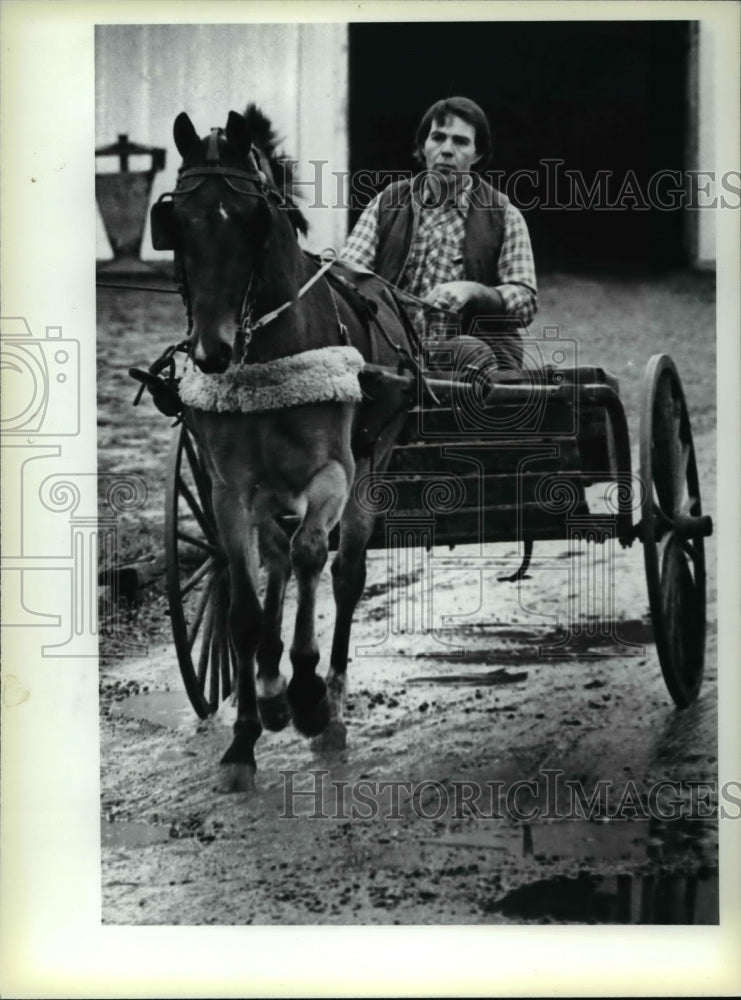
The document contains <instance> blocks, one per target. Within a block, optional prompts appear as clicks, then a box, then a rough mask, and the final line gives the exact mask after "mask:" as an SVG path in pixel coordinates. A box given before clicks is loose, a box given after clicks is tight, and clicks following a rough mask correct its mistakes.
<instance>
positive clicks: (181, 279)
mask: <svg viewBox="0 0 741 1000" xmlns="http://www.w3.org/2000/svg"><path fill="white" fill-rule="evenodd" d="M219 134H220V130H219V129H213V130H212V131H211V134H210V136H209V140H208V149H207V153H206V163H205V165H204V166H197V167H186V168H181V170H180V172H179V174H178V182H177V185H176V187H175V190H174V191H167V192H165V193H164V194H162V195H160V197H159V199H158V200H157V203H156V205H155V206H154V207H153V217H154V214H155V211H156V208H157V206H159V205H160V204H162V205H163V206H167V208H168V209H169V210H170V212H172V211H173V208H174V202H175V199H176V198H182V197H186V196H188V195H190V194H193V193H194V192H195V191H197V190H198V188H200V186H201V185H202V184H203V183H204V181H205V180H206V179H207V178H210V177H219V178H221V179H222V180H223V181H224V182H225V183H226V184H227V185H228V187H230V188H231V190H232V191H234V192H235V194H238V195H239V196H240V197H243V198H257V199H259V200H261V201H262V202H263V203H264V204H265V205H266V207H267V208H268V210H269V211H271V204H272V205H276V206H278V207H280V208H282V207H285V205H286V202H288V203H289V205H291V206H292V207H295V206H293V203H292V202H290V199H288V198H287V196H286V195H284V194H281V193H280V192H279V191H277V190H276V189H275V188H274V187H272V186H271V185H270V184H269V182H268V179H267V177H266V175H265V173H264V172H263V171H262V170H261V169H260V166H259V156H258V154H257V152H256V151H255V150H254V149H250V152H249V159H250V162H251V169H244V168H242V167H238V166H228V167H227V166H222V165H221V163H220V162H219V159H220V157H219V150H218V145H217V142H218V136H219ZM189 181H193V182H194V183H191V184H188V182H189ZM236 181H243V182H244V181H246V182H247V184H248V185H249V187H248V188H247V189H245V187H244V186H242V185H240V184H237V183H235V182H236ZM183 182H185V184H186V186H183ZM170 206H173V208H170ZM271 215H272V211H271ZM173 243H174V244H175V243H176V241H173ZM172 249H173V250H174V252H175V259H176V271H177V282H178V290H179V291H180V294H181V296H182V298H183V300H184V302H185V304H186V309H187V312H188V338H190V335H191V332H192V327H193V318H192V314H191V302H190V294H189V291H188V284H187V277H186V275H185V269H184V267H183V266H182V261H179V260H178V258H179V256H180V250H179V248H178V246H177V245H173V247H172ZM335 259H336V255H335V254H334V251H324V252H323V254H322V255H321V260H322V265H321V267H320V268H319V269H318V270H317V271H316V273H315V274H313V275H312V276H311V278H309V279H308V281H306V282H305V284H304V285H302V286H301V288H300V289H299V290H298V292H297V294H296V297H295V299H289V300H288V301H287V302H284V303H283V304H282V305H281V306H278V308H277V309H274V310H272V311H271V312H269V313H266V314H265V315H263V316H261V317H259V318H258V319H254V318H253V311H254V309H253V293H254V291H255V288H254V285H255V281H254V279H255V271H256V270H257V269H253V271H252V274H251V275H250V279H249V281H248V283H247V288H246V289H245V293H244V296H243V299H242V305H241V308H240V310H239V314H238V316H237V330H236V337H235V344H238V345H239V354H241V358H242V361H244V360H245V357H246V352H247V348H248V347H249V344H250V341H251V340H252V336H253V334H254V333H256V332H257V330H259V329H261V328H262V327H264V326H267V324H268V323H270V322H272V321H273V320H274V319H276V318H277V317H278V316H279V315H280V314H281V313H283V312H284V311H285V310H286V309H289V308H290V307H291V306H293V305H295V304H296V303H297V302H298V301H299V299H301V298H302V297H303V296H304V295H305V294H306V292H308V290H309V289H310V288H311V287H312V285H314V284H315V283H316V282H317V281H318V280H319V279H320V278H321V277H323V275H324V274H325V273H326V271H328V270H329V268H330V267H331V266H332V265H333V264H334V262H335ZM329 291H330V295H331V296H332V302H333V305H334V309H335V314H336V317H337V323H338V326H339V329H340V336H341V339H342V340H343V342H347V329H346V327H345V326H344V324H343V323H342V322H341V321H340V317H339V312H338V309H337V303H336V302H335V299H334V294H333V293H332V290H331V288H330V289H329Z"/></svg>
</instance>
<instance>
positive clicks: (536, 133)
mask: <svg viewBox="0 0 741 1000" xmlns="http://www.w3.org/2000/svg"><path fill="white" fill-rule="evenodd" d="M689 37H690V23H689V22H678V21H663V22H662V21H656V22H650V21H648V22H647V21H627V22H626V21H609V22H587V21H584V22H537V23H526V22H509V23H502V22H491V21H487V22H472V21H469V22H455V23H449V22H445V23H442V22H438V23H398V24H396V23H384V24H353V25H351V26H350V103H349V124H350V149H351V160H350V167H351V170H352V172H353V173H356V172H357V171H360V170H369V171H410V170H413V169H414V163H413V161H412V156H411V153H412V142H413V137H414V133H415V129H416V127H417V124H418V122H419V119H420V117H421V115H422V113H423V112H424V110H425V109H426V108H427V107H428V106H429V105H430V104H432V103H433V102H434V101H435V100H437V99H438V98H440V97H446V96H451V95H453V94H463V95H466V96H468V97H471V98H473V99H474V100H475V101H477V102H478V103H479V104H480V105H481V106H482V107H483V109H484V110H485V111H486V113H487V115H488V116H489V119H490V122H491V125H492V132H493V140H494V160H493V163H492V165H491V166H492V169H493V170H494V171H495V173H494V174H493V175H492V177H493V179H494V180H495V181H496V182H497V186H499V187H500V188H503V189H505V190H506V191H507V193H508V194H509V195H510V197H512V200H513V201H514V202H515V204H517V205H518V207H520V208H521V209H522V210H523V214H524V215H525V218H526V220H527V223H528V226H529V228H530V232H531V236H532V240H533V246H534V249H535V253H536V260H537V262H538V264H539V266H540V267H542V266H551V267H566V266H579V267H583V266H585V265H586V266H596V267H600V266H603V267H618V268H629V269H631V270H633V269H636V270H654V269H658V268H665V267H673V266H677V265H680V264H683V263H685V262H686V254H685V249H684V244H683V218H682V216H683V212H682V210H681V209H680V208H679V207H674V208H673V209H672V208H669V209H667V208H666V207H665V208H663V209H662V208H655V207H651V196H652V195H653V197H654V199H655V197H656V195H657V194H658V196H659V197H660V198H661V199H662V201H663V203H664V206H667V205H672V204H676V203H678V202H679V195H678V188H679V183H678V182H679V181H681V178H680V177H679V174H677V175H676V180H674V179H673V177H672V175H665V176H664V177H663V178H662V180H661V182H660V183H659V186H658V187H654V188H652V186H651V184H650V183H649V181H650V178H652V177H655V175H657V173H658V172H659V171H676V172H681V171H683V170H684V168H685V166H686V162H685V156H686V139H687V113H688V112H687V75H688V69H687V67H688V53H689ZM560 161H562V162H560ZM518 171H519V172H523V171H531V172H532V171H534V172H535V174H532V173H531V174H530V175H524V174H523V175H519V176H521V177H522V180H521V181H520V182H518V183H517V185H516V186H515V187H514V188H513V187H512V182H513V179H514V178H515V177H516V176H518V173H517V172H518ZM600 171H606V172H607V174H606V175H602V176H603V178H604V179H603V181H599V183H598V187H597V188H595V189H594V193H593V194H592V195H591V196H590V195H589V188H590V187H592V185H593V184H594V182H595V180H596V179H597V178H598V174H599V172H600ZM569 172H571V176H569ZM574 175H577V177H578V178H579V179H580V183H581V186H582V196H581V198H579V197H578V195H577V201H576V209H575V210H571V211H567V210H566V209H565V206H566V205H569V204H571V205H574V184H575V183H576V181H575V180H574V179H573V176H574ZM384 183H387V181H385V182H384V181H383V180H382V179H379V183H378V188H379V189H380V188H381V187H383V186H384ZM600 185H602V186H601V187H600ZM672 191H674V194H672ZM590 197H591V202H590ZM536 202H537V204H536ZM530 203H532V204H530ZM357 216H358V206H355V207H354V211H353V212H352V213H351V222H353V223H354V222H355V220H356V219H357Z"/></svg>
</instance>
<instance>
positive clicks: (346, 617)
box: [312, 473, 375, 751]
mask: <svg viewBox="0 0 741 1000" xmlns="http://www.w3.org/2000/svg"><path fill="white" fill-rule="evenodd" d="M359 474H360V473H359ZM374 521H375V514H374V513H373V512H372V511H369V510H366V509H364V508H363V507H362V506H360V505H359V504H358V502H357V500H356V499H355V497H354V496H353V497H351V498H350V500H349V501H348V503H347V506H346V507H345V511H344V513H343V515H342V520H341V522H340V543H339V546H338V549H337V555H336V556H335V559H334V562H333V563H332V587H333V590H334V599H335V606H336V616H335V626H334V635H333V637H332V653H331V657H330V661H329V670H328V671H327V680H326V683H327V691H328V695H329V714H330V719H329V724H328V725H327V727H326V729H325V730H324V732H323V733H322V734H321V735H320V736H317V738H316V739H315V740H314V741H313V743H312V748H313V749H314V750H319V751H332V750H342V749H343V748H344V747H345V744H346V742H347V726H346V724H345V719H344V710H345V699H346V695H347V661H348V654H349V648H350V631H351V629H352V620H353V615H354V613H355V608H356V607H357V604H358V601H359V600H360V598H361V596H362V594H363V588H364V587H365V574H366V548H367V545H368V539H369V538H370V535H371V532H372V531H373V523H374Z"/></svg>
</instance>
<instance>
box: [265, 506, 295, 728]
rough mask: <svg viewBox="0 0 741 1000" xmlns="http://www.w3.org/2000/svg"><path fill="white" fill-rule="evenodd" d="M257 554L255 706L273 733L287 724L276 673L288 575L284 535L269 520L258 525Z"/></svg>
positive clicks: (283, 682)
mask: <svg viewBox="0 0 741 1000" xmlns="http://www.w3.org/2000/svg"><path fill="white" fill-rule="evenodd" d="M259 538H260V554H261V555H262V559H263V562H264V564H265V566H266V569H267V584H266V587H265V599H264V600H263V615H262V631H261V633H260V642H259V644H258V647H257V707H258V710H259V712H260V719H261V720H262V724H263V725H264V726H265V728H266V729H270V730H272V731H273V732H277V731H278V730H280V729H284V728H285V727H286V726H287V725H288V723H289V722H290V721H291V712H290V709H289V707H288V701H287V700H286V695H285V691H286V679H285V677H283V676H282V674H281V673H280V658H281V656H282V655H283V642H282V641H281V636H280V632H281V624H282V621H283V601H284V598H285V596H286V585H287V583H288V578H289V577H290V575H291V557H290V553H289V545H290V543H289V539H288V535H287V534H286V533H285V531H283V529H282V528H281V526H280V525H279V524H277V523H276V522H275V521H273V520H269V521H266V522H265V523H263V524H261V525H260V528H259Z"/></svg>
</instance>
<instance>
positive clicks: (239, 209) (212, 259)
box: [152, 111, 296, 373]
mask: <svg viewBox="0 0 741 1000" xmlns="http://www.w3.org/2000/svg"><path fill="white" fill-rule="evenodd" d="M173 134H174V138H175V145H176V146H177V149H178V152H179V153H180V155H181V156H182V158H183V163H182V166H181V168H180V172H179V175H178V183H177V187H176V189H175V191H174V192H173V193H172V201H171V202H165V203H164V204H163V203H162V202H160V203H159V204H158V205H157V206H155V209H160V212H161V214H160V216H159V221H158V224H157V226H155V220H156V218H157V217H156V215H155V210H153V226H152V231H153V240H154V239H155V235H157V236H158V237H159V245H160V246H162V247H164V246H165V245H166V244H167V242H169V243H170V244H171V248H172V249H174V250H175V252H176V255H177V259H178V264H179V267H180V269H181V273H182V278H183V280H184V284H185V294H186V296H187V301H188V306H189V312H190V320H191V330H190V353H191V356H192V358H193V360H194V362H195V363H196V364H197V365H198V367H199V368H200V369H201V370H202V371H204V372H209V373H216V372H223V371H224V370H225V369H226V368H227V366H228V365H229V362H230V361H231V359H232V358H233V357H234V356H235V355H236V356H239V355H240V354H241V351H242V341H243V324H244V323H245V321H246V320H247V319H248V318H249V314H250V310H251V309H252V307H253V305H254V302H255V300H256V297H257V295H258V291H259V288H258V286H261V285H262V283H263V278H264V273H265V270H266V267H267V264H266V255H267V252H268V246H269V245H271V244H272V245H275V244H278V249H280V245H281V244H282V243H292V244H293V245H294V246H295V245H296V237H295V232H294V229H293V227H292V225H291V219H290V217H289V216H288V215H287V214H286V212H282V211H281V210H280V209H281V208H282V207H283V200H282V197H281V195H280V193H279V192H278V190H277V189H276V187H275V186H274V184H273V183H272V179H271V178H269V177H268V175H267V174H266V173H265V171H264V170H263V168H262V165H261V161H260V155H259V152H258V151H257V149H256V148H255V146H254V145H253V135H252V132H251V129H250V125H249V123H248V121H247V120H246V119H245V118H244V117H243V116H242V115H240V114H237V112H235V111H231V112H230V113H229V117H228V120H227V124H226V128H224V129H213V130H212V131H211V133H210V135H208V136H206V137H205V138H201V137H200V136H199V135H198V133H197V132H196V130H195V128H194V127H193V123H192V122H191V120H190V118H189V117H188V115H187V114H185V113H184V112H182V113H181V114H179V115H178V116H177V118H176V119H175V124H174V128H173ZM163 218H164V219H165V220H166V222H165V225H166V229H167V233H166V236H165V237H164V238H163V237H162V230H163V226H162V219H163ZM155 229H157V234H155ZM155 245H157V243H155Z"/></svg>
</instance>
